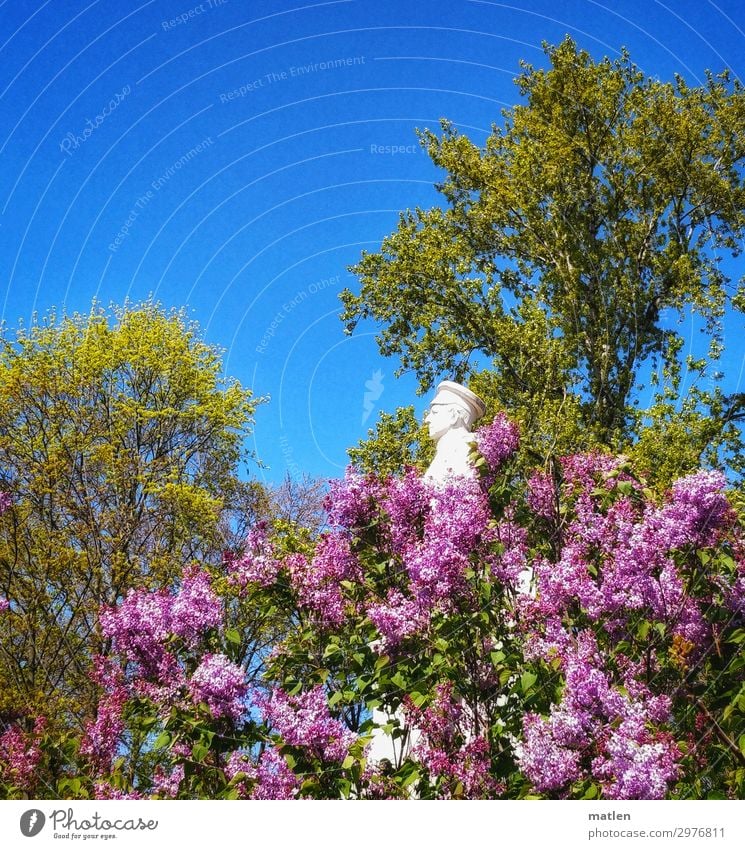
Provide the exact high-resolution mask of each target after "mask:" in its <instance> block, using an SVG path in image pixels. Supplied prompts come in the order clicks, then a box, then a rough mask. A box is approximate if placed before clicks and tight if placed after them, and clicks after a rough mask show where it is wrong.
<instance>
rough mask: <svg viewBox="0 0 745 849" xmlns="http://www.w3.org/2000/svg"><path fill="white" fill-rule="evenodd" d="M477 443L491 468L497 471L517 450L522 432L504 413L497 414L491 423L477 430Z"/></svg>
mask: <svg viewBox="0 0 745 849" xmlns="http://www.w3.org/2000/svg"><path fill="white" fill-rule="evenodd" d="M476 445H477V447H478V450H479V452H480V454H481V455H482V456H483V457H484V459H485V460H486V462H487V463H488V465H489V468H490V469H491V470H492V471H493V472H496V471H497V470H498V469H499V468H500V466H501V465H502V463H504V461H505V460H506V459H507V458H508V457H511V456H512V455H513V454H514V453H515V451H517V449H518V446H519V445H520V432H519V430H518V427H517V425H516V424H514V423H513V422H511V421H510V420H509V419H508V418H507V416H505V415H504V413H499V414H498V415H497V416H495V418H494V420H493V421H492V422H491V424H488V425H484V426H483V427H480V428H478V429H477V430H476Z"/></svg>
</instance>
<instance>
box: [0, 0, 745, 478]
mask: <svg viewBox="0 0 745 849" xmlns="http://www.w3.org/2000/svg"><path fill="white" fill-rule="evenodd" d="M566 33H570V34H571V35H572V36H573V37H574V38H575V40H576V41H577V42H578V43H579V45H580V46H581V47H582V48H584V49H587V50H589V51H590V52H591V53H592V54H593V55H594V56H596V57H597V58H600V57H602V56H603V55H609V56H616V55H618V53H619V50H620V48H621V47H622V46H625V47H627V48H628V49H629V51H630V53H631V56H632V59H633V60H634V61H635V62H636V63H637V64H638V65H639V66H640V67H641V68H642V70H643V71H644V72H645V73H647V74H649V75H650V76H654V77H659V78H662V79H669V78H671V77H672V75H673V74H674V73H676V72H678V73H681V74H682V75H683V76H684V77H685V78H686V80H687V81H688V82H689V83H692V84H695V83H697V82H700V81H702V79H703V75H704V70H705V69H707V68H710V69H712V70H713V71H715V72H716V71H719V70H721V69H722V68H724V67H728V68H730V69H731V70H732V72H733V74H734V75H736V76H738V77H740V78H743V77H744V76H745V7H744V6H743V3H742V0H718V1H717V2H716V3H714V2H711V0H675V2H673V0H668V2H667V3H661V2H657V0H644V2H641V0H616V2H612V0H604V2H594V0H564V2H556V0H552V2H546V1H545V0H524V1H523V2H517V1H516V2H513V3H495V2H487V0H483V2H482V0H478V2H476V0H449V2H440V0H420V2H411V3H400V2H387V0H382V2H381V1H380V0H332V2H303V0H296V2H290V0H271V1H270V2H264V1H263V0H259V2H241V0H204V2H201V3H197V2H194V0H150V2H143V3H139V4H138V3H137V2H136V0H135V2H134V3H131V4H130V3H127V4H120V3H116V2H113V0H97V2H88V0H64V2H63V0H47V2H41V0H36V2H12V3H11V2H8V0H4V2H0V45H1V47H0V57H1V59H2V69H3V73H2V77H1V78H0V89H1V90H0V157H1V160H2V169H0V214H1V217H0V263H1V265H2V276H1V278H0V279H1V281H2V291H1V292H0V300H1V302H2V317H3V319H4V320H5V322H6V323H7V324H8V325H10V326H11V327H12V326H15V325H16V324H17V323H18V321H19V320H20V319H23V320H24V321H28V320H29V319H30V317H31V316H32V314H33V313H34V312H35V311H36V312H38V313H40V314H43V313H44V312H46V311H47V310H48V309H49V308H50V307H52V306H56V307H58V308H64V309H66V310H68V311H73V310H87V309H88V308H89V306H90V304H91V301H92V299H93V298H98V299H99V300H101V301H103V302H104V303H107V302H109V301H114V302H118V303H121V302H123V301H124V300H125V298H130V299H134V300H139V299H143V298H146V297H148V296H149V295H151V294H152V295H154V296H155V297H156V298H157V299H159V300H160V301H161V302H162V303H164V304H165V305H167V306H182V305H183V306H186V307H187V309H188V311H189V314H190V315H191V316H192V317H193V318H195V319H196V320H198V321H199V323H200V324H201V326H202V327H203V329H204V332H205V336H206V338H207V339H208V340H209V341H211V342H214V343H217V344H219V345H221V346H222V347H224V349H225V352H226V353H225V368H226V372H227V373H228V374H229V375H232V376H235V377H237V378H238V379H240V380H241V382H243V383H244V384H245V385H248V386H251V387H252V388H253V389H254V391H255V392H256V393H257V394H260V395H270V396H271V401H270V403H269V404H267V405H265V406H263V407H262V408H261V409H260V411H259V413H258V416H257V423H256V431H255V434H254V439H253V440H252V445H251V447H252V448H253V449H254V450H255V451H256V452H257V454H258V455H259V456H260V457H261V458H262V460H263V461H264V462H265V463H266V464H267V466H268V468H267V469H265V470H262V471H258V470H254V473H255V474H257V475H258V476H259V477H261V478H263V479H265V480H268V481H277V480H279V479H281V478H282V476H283V475H284V474H285V473H286V472H288V471H289V472H290V473H291V474H295V475H297V474H299V473H300V472H301V471H307V472H309V473H311V474H316V475H322V476H326V477H331V476H336V475H338V474H340V473H341V472H342V470H343V468H344V466H345V464H346V449H347V447H349V446H350V445H354V444H356V443H357V442H358V441H359V439H361V438H362V437H363V436H364V435H365V433H366V431H367V429H368V427H370V426H371V425H372V424H374V422H375V420H376V418H377V414H378V412H379V411H380V410H388V411H393V410H394V409H395V408H396V407H397V406H399V405H402V404H408V403H412V402H413V403H415V404H416V406H417V409H418V410H419V411H421V410H423V409H424V406H425V403H426V399H424V398H418V397H416V396H415V388H416V384H415V381H414V380H413V378H412V377H411V376H408V377H403V378H400V379H395V378H394V371H395V369H396V363H395V362H392V361H389V360H386V359H384V358H382V357H381V356H380V355H379V353H378V351H377V347H376V344H375V341H374V335H373V334H374V328H373V327H363V328H360V330H359V331H358V332H357V333H356V334H355V335H353V336H352V337H346V336H345V335H344V333H343V328H342V325H341V322H340V321H339V319H338V314H339V312H340V302H339V300H338V293H339V292H340V291H341V289H343V288H344V287H347V286H348V287H351V288H353V289H354V288H355V287H356V281H355V279H354V277H353V276H352V275H350V274H349V272H348V271H347V267H348V266H349V265H350V264H352V263H354V262H355V261H357V259H358V257H359V255H360V251H361V250H363V249H367V250H375V249H376V248H377V247H378V246H379V244H380V241H381V239H382V238H383V236H385V235H386V234H387V233H388V232H390V231H391V230H392V229H393V228H394V227H395V223H396V219H397V214H398V211H399V210H400V209H404V208H407V207H414V206H424V207H426V206H430V205H432V204H433V203H435V202H437V199H438V198H437V194H436V192H435V190H434V188H433V183H434V182H435V181H436V180H437V179H438V177H439V175H438V173H437V172H436V170H435V169H434V167H433V166H432V164H431V163H430V161H429V159H428V158H427V157H426V155H425V154H424V153H423V152H422V151H421V150H420V148H419V147H418V146H417V145H416V144H415V142H416V139H415V135H414V130H415V128H416V127H420V128H423V127H433V128H435V127H436V126H437V124H438V121H439V119H440V118H441V117H447V118H449V119H450V120H452V121H453V122H454V123H455V124H456V125H457V126H458V127H459V128H460V129H461V130H463V131H464V132H466V133H468V134H469V135H470V136H471V138H473V139H474V140H475V141H478V142H483V140H484V139H485V138H486V136H487V135H488V132H489V129H490V126H491V124H492V123H493V122H498V121H499V120H500V109H501V108H503V107H505V106H509V105H511V104H513V103H515V102H516V100H517V89H516V88H515V86H514V84H513V82H512V81H513V78H514V77H515V75H516V74H517V72H518V70H519V61H520V59H526V60H527V61H529V62H531V63H533V64H535V65H541V64H543V63H544V58H545V57H544V55H543V52H542V50H541V42H543V41H548V42H550V43H558V42H559V41H560V40H561V39H562V38H563V37H564V35H565V34H566ZM689 333H690V338H691V344H695V336H696V334H695V328H694V327H691V328H689ZM740 334H741V324H740V323H739V322H733V321H731V322H729V323H728V328H727V337H728V340H729V343H730V345H729V351H728V358H727V366H728V369H729V373H730V377H729V379H730V383H729V384H728V388H731V389H737V388H740V385H741V369H742V365H743V353H742V352H743V346H742V344H741V343H739V344H738V338H739V337H740Z"/></svg>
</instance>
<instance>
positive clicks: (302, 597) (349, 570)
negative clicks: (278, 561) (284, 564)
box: [288, 531, 362, 627]
mask: <svg viewBox="0 0 745 849" xmlns="http://www.w3.org/2000/svg"><path fill="white" fill-rule="evenodd" d="M288 567H289V571H290V581H291V583H292V586H293V588H294V589H295V591H296V593H297V597H298V603H299V604H300V606H301V607H304V608H306V609H308V610H310V611H312V612H313V614H314V615H315V616H316V618H317V620H318V622H319V624H320V625H322V626H324V627H332V626H337V625H341V624H342V622H343V621H344V619H345V614H344V607H345V601H344V596H343V594H342V590H341V586H340V584H341V582H342V581H359V580H361V577H362V573H361V570H360V567H359V563H358V561H357V557H356V555H355V554H354V553H353V551H352V549H351V545H350V538H349V536H348V535H347V534H346V533H344V532H336V531H334V532H332V533H328V534H324V535H323V536H322V537H321V539H320V540H319V541H318V545H317V546H316V551H315V554H314V556H313V558H312V559H311V560H310V561H308V560H306V558H305V557H303V556H301V555H296V556H295V557H293V558H292V559H290V560H288Z"/></svg>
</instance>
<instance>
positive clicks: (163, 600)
mask: <svg viewBox="0 0 745 849" xmlns="http://www.w3.org/2000/svg"><path fill="white" fill-rule="evenodd" d="M171 601H172V597H171V596H170V594H169V593H168V592H167V591H166V590H158V591H157V592H147V591H145V590H135V589H131V590H130V591H129V592H128V593H127V596H126V598H125V599H124V601H123V602H122V603H121V604H120V605H119V607H114V608H112V607H103V608H102V609H101V611H100V613H99V621H100V623H101V631H102V633H103V635H104V636H105V637H111V639H112V641H113V645H114V648H115V649H116V650H117V651H118V652H120V653H121V654H123V655H125V656H126V657H127V658H128V659H129V660H132V661H135V662H136V663H138V664H139V665H140V666H141V667H142V668H143V670H144V671H145V672H146V673H150V672H155V671H157V668H158V665H159V664H160V662H161V661H162V658H163V654H164V649H163V645H162V644H163V642H164V641H165V640H166V639H167V637H168V635H169V633H170V630H171Z"/></svg>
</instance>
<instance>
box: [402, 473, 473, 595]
mask: <svg viewBox="0 0 745 849" xmlns="http://www.w3.org/2000/svg"><path fill="white" fill-rule="evenodd" d="M429 496H430V497H429V511H428V513H427V514H426V515H425V518H424V528H423V534H422V538H421V539H420V540H416V541H414V542H412V543H411V544H409V545H408V547H407V548H406V549H405V551H404V556H403V561H404V565H405V567H406V570H407V572H408V575H409V578H410V580H411V592H412V595H413V596H414V599H415V600H416V601H417V603H418V604H419V605H420V606H421V607H422V608H424V609H428V610H431V609H433V608H436V607H439V606H441V605H442V604H443V603H447V602H448V601H450V600H452V599H453V598H454V597H455V596H456V595H458V594H459V593H460V592H461V591H462V590H463V589H464V587H465V573H466V571H467V569H468V568H469V567H470V565H471V559H470V558H471V554H472V552H474V550H476V549H477V548H478V547H479V546H480V545H481V543H482V542H484V535H485V533H486V530H487V525H488V523H489V519H490V511H489V503H488V498H487V496H486V494H485V493H484V492H483V491H482V490H481V488H480V487H479V485H478V483H477V482H476V481H470V480H462V481H459V482H458V484H457V485H456V484H450V485H448V486H444V487H437V488H431V489H430V491H429Z"/></svg>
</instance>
